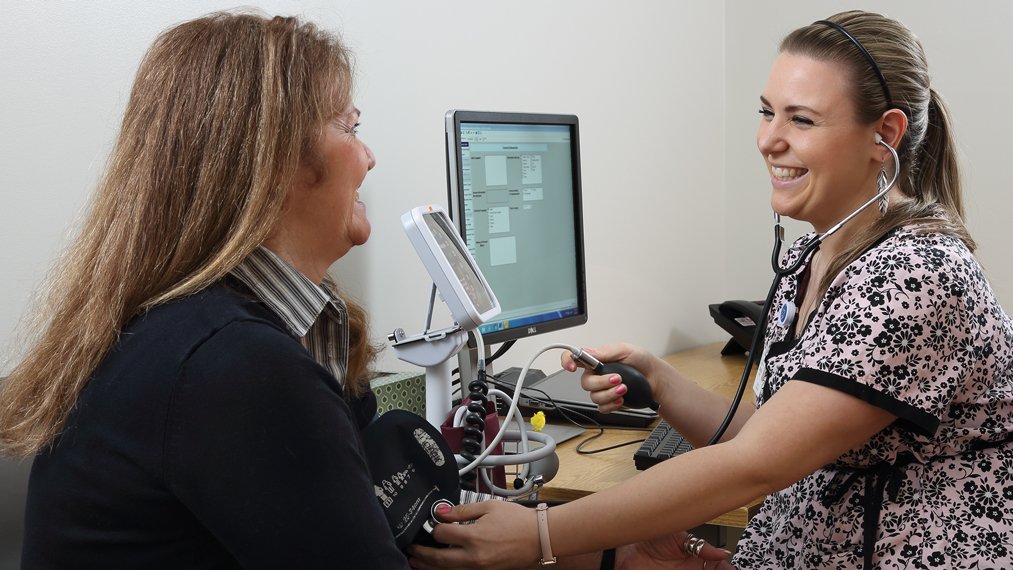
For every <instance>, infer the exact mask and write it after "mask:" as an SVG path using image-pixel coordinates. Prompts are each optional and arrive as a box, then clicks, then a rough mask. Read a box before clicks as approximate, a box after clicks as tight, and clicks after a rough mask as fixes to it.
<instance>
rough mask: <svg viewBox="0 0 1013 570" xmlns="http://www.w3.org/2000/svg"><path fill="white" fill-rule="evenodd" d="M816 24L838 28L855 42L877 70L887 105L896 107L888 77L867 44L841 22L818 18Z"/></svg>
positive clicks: (814, 23) (873, 68) (874, 69)
mask: <svg viewBox="0 0 1013 570" xmlns="http://www.w3.org/2000/svg"><path fill="white" fill-rule="evenodd" d="M816 24H823V25H824V26H829V27H831V28H833V29H835V30H837V31H838V32H840V33H842V34H844V37H846V38H848V39H849V40H851V43H853V44H855V47H857V48H858V51H860V52H862V55H864V56H865V59H866V61H868V62H869V65H871V66H872V70H873V71H875V72H876V77H877V78H879V84H880V85H882V86H883V96H884V97H886V105H887V107H889V108H891V109H892V108H893V107H894V105H893V98H892V97H890V88H888V87H887V86H886V77H884V76H883V72H882V71H880V70H879V66H878V65H876V60H875V59H873V58H872V54H871V53H869V50H867V49H865V46H863V45H862V42H860V41H858V38H856V37H855V36H853V35H851V33H850V32H849V31H848V30H845V29H844V26H841V25H840V24H835V23H833V22H830V21H827V20H816V21H815V22H813V25H816Z"/></svg>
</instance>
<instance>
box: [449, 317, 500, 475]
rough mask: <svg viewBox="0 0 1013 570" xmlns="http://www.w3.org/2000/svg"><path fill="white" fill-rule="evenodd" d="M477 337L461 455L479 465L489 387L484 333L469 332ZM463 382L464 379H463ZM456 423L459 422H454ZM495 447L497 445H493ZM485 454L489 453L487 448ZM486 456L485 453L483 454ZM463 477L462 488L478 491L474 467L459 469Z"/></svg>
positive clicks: (459, 473)
mask: <svg viewBox="0 0 1013 570" xmlns="http://www.w3.org/2000/svg"><path fill="white" fill-rule="evenodd" d="M469 334H470V335H472V337H473V338H474V339H475V344H476V346H478V348H479V356H478V373H477V374H476V377H475V379H474V380H472V381H471V382H469V383H468V412H467V414H465V416H464V424H465V425H464V437H462V438H461V457H464V459H465V460H466V461H470V462H472V465H477V464H478V462H477V461H475V458H476V457H477V456H478V455H479V454H480V453H483V449H482V448H483V445H482V444H483V442H484V441H485V414H486V402H488V398H487V396H488V394H489V387H488V386H487V385H486V382H485V358H484V356H483V354H484V353H485V344H484V343H483V342H482V335H481V334H479V333H477V332H476V331H471V332H470V333H469ZM461 382H462V384H463V382H464V379H463V378H462V379H461ZM454 423H455V424H456V423H457V422H454ZM493 447H495V445H494V446H493ZM485 455H488V450H486V452H485ZM483 458H484V455H483ZM458 475H459V476H460V478H461V488H462V489H469V488H472V487H474V489H475V490H476V491H478V479H477V478H476V474H475V473H473V472H472V469H461V470H459V471H458Z"/></svg>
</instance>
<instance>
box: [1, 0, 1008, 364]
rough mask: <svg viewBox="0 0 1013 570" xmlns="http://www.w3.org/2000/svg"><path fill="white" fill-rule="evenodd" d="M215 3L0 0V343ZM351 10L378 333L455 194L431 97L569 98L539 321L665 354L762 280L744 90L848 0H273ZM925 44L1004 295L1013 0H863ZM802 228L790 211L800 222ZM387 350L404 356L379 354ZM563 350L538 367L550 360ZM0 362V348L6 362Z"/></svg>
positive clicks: (486, 103) (360, 263)
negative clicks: (146, 73) (403, 222)
mask: <svg viewBox="0 0 1013 570" xmlns="http://www.w3.org/2000/svg"><path fill="white" fill-rule="evenodd" d="M231 6H232V4H229V3H220V2H195V1H188V2H173V3H142V2H129V1H125V0H118V1H105V2H101V3H84V2H70V1H62V2H45V3H36V2H24V1H21V0H7V1H5V2H4V7H3V12H4V14H3V17H2V18H0V53H2V54H3V57H0V77H2V78H3V86H4V89H3V90H2V91H0V125H2V127H0V192H2V196H3V197H4V206H5V207H3V208H0V240H2V242H3V243H4V244H6V246H7V247H4V248H0V267H3V275H4V279H0V353H4V352H6V351H7V349H10V348H12V347H15V346H16V343H15V342H14V339H15V335H14V332H15V328H16V324H17V320H18V318H19V317H20V316H21V315H22V314H23V313H24V311H25V309H26V307H27V306H28V301H29V298H30V295H31V292H32V291H33V290H34V289H35V287H36V286H37V285H38V283H39V281H40V280H41V278H42V276H43V274H44V273H45V271H46V269H47V267H49V266H50V265H51V264H52V263H53V262H54V260H55V259H56V256H57V253H58V251H59V250H60V248H61V247H62V246H63V245H65V243H66V240H67V235H68V234H67V231H68V228H70V227H72V226H73V224H74V221H75V219H76V215H77V213H78V212H79V210H80V209H81V208H82V207H83V205H84V204H85V201H86V199H87V197H88V195H89V194H90V192H91V191H92V189H93V186H94V183H95V181H96V179H97V178H98V176H99V174H100V172H101V170H102V167H103V165H104V162H105V159H106V156H107V154H108V152H109V150H110V148H111V144H112V141H113V138H114V136H115V134H116V131H117V128H118V121H119V117H120V114H121V113H122V110H123V106H124V104H125V100H126V96H127V93H128V90H129V86H130V83H131V81H132V79H133V72H134V70H135V69H136V66H137V64H138V62H139V60H140V58H141V56H142V55H143V53H144V50H145V49H146V48H147V46H148V45H149V44H150V43H151V41H152V40H153V38H154V37H155V36H156V35H157V33H158V32H159V31H161V30H163V29H165V28H166V27H168V26H170V25H172V24H174V23H177V22H180V21H183V20H186V19H188V18H191V17H195V16H198V15H201V14H204V13H206V12H209V11H211V10H214V9H222V8H229V7H231ZM259 6H260V7H261V8H263V9H264V10H265V11H267V12H269V13H284V14H293V13H298V14H304V15H305V16H306V17H308V18H309V19H312V20H314V21H317V22H318V23H320V24H321V25H322V26H324V27H326V28H329V29H334V30H340V31H342V33H343V35H344V37H345V39H346V40H347V42H348V43H349V44H350V45H351V47H352V48H353V49H354V50H355V52H356V53H357V61H358V64H359V76H358V77H359V88H358V97H357V103H358V105H359V106H360V107H361V108H362V109H363V111H364V116H363V129H362V135H361V136H362V137H363V138H364V140H366V141H367V142H368V143H369V144H370V146H372V148H373V150H374V151H375V153H376V155H377V157H378V166H377V168H376V169H375V170H374V171H373V172H372V173H371V174H370V176H369V177H368V178H367V180H366V183H365V185H364V187H363V189H362V195H363V197H364V200H365V201H366V203H367V204H368V206H369V209H370V218H371V219H372V221H373V235H372V238H371V239H370V242H369V243H368V244H366V245H365V246H363V247H361V248H358V249H357V250H353V252H352V253H350V254H349V255H348V256H346V257H345V258H344V259H342V260H341V261H339V262H338V263H337V264H336V266H335V268H334V273H335V275H336V276H337V277H338V278H339V280H340V281H341V282H342V283H344V284H345V286H346V288H348V289H349V290H350V291H351V292H353V293H354V294H356V295H357V296H358V297H359V298H360V299H361V300H363V301H365V303H366V304H367V306H368V307H369V308H370V310H371V313H372V315H373V334H374V336H375V337H377V338H378V339H383V338H384V337H385V336H386V335H387V334H388V333H389V332H390V331H391V330H392V329H394V328H395V327H404V328H405V329H406V330H408V331H413V330H417V329H419V328H421V326H422V323H423V320H424V318H425V304H426V302H427V299H428V281H427V280H426V276H425V274H424V272H423V270H422V267H421V266H420V264H419V263H418V262H417V261H416V258H415V256H414V254H413V253H412V252H411V249H410V247H409V245H408V242H407V240H406V239H405V238H404V237H403V235H402V233H401V230H400V229H399V227H398V221H397V220H398V217H399V216H400V214H401V213H402V212H404V211H405V210H407V209H409V208H410V207H412V206H415V205H419V204H423V203H427V202H439V203H445V201H446V181H445V171H444V147H443V138H442V135H443V127H442V118H443V115H444V113H445V112H446V111H447V110H448V109H451V108H473V109H485V110H511V111H529V112H540V111H544V112H563V113H575V114H577V115H578V116H579V117H580V119H581V135H582V139H583V140H582V149H581V150H582V157H581V158H582V163H583V179H584V192H585V194H584V211H585V215H586V248H587V270H588V279H589V283H588V301H589V307H590V311H591V313H590V315H591V316H590V320H589V322H588V324H587V325H586V326H584V327H581V328H578V329H572V330H570V331H566V332H560V333H554V334H550V335H544V336H542V337H535V338H533V339H528V340H526V341H524V342H523V343H518V345H517V346H516V347H515V348H514V349H513V350H512V351H511V352H510V353H508V355H507V357H505V358H504V364H505V365H507V366H510V365H516V366H519V365H521V364H523V362H524V361H526V360H527V358H528V356H529V355H530V354H531V353H532V352H533V351H534V350H535V349H537V348H538V347H540V346H542V345H543V344H545V343H547V342H551V341H562V342H569V343H574V344H580V345H594V344H598V343H603V342H609V341H613V340H629V341H632V342H636V343H639V344H642V345H644V346H646V347H648V348H649V349H651V350H653V351H655V352H657V353H666V352H670V351H672V350H676V349H681V348H686V347H690V346H694V345H698V344H702V343H705V342H709V341H713V340H719V339H722V338H724V335H723V334H722V333H721V332H720V330H719V329H718V328H717V327H716V326H715V325H714V324H713V323H712V322H711V320H710V317H709V316H708V315H707V311H706V305H707V304H708V303H713V302H717V301H720V300H723V299H725V298H729V297H738V298H756V297H760V296H762V295H763V293H764V292H765V291H766V288H767V284H768V281H769V275H770V270H769V268H768V265H767V263H768V257H769V241H770V237H771V230H770V221H771V215H770V213H769V212H770V209H769V206H768V205H767V198H768V194H769V183H768V182H767V179H766V174H765V170H764V168H763V166H762V162H761V160H760V158H759V156H758V154H757V152H756V150H755V145H754V135H755V129H756V125H757V121H758V119H757V116H756V108H757V100H758V96H759V94H760V91H761V90H762V89H763V86H764V84H765V82H766V75H767V71H768V69H769V65H770V62H771V61H772V59H773V57H774V55H775V50H776V46H777V42H778V40H779V39H780V38H781V36H783V35H784V34H785V33H787V32H788V31H790V30H791V29H793V28H794V27H797V26H798V25H801V24H804V23H807V22H809V21H812V20H815V19H818V18H821V17H825V16H828V15H830V14H832V13H834V12H836V11H838V10H841V9H844V8H843V7H842V6H841V5H840V4H839V3H838V2H832V1H828V0H786V1H780V2H777V3H770V2H766V3H755V2H749V1H746V0H726V1H725V2H712V1H708V0H692V1H688V0H687V1H680V2H673V1H667V0H636V1H630V2H623V3H619V2H609V1H606V0H591V1H582V0H556V1H552V2H543V1H538V0H517V1H512V2H474V1H464V0H442V1H440V0H431V1H427V2H410V1H407V0H405V1H393V0H388V1H380V0H377V1H373V2H353V1H350V0H342V1H333V0H332V1H325V0H317V1H313V2H294V1H287V2H286V1H277V0H276V1H269V2H262V3H261V4H260V5H259ZM854 6H857V7H864V8H868V9H876V10H880V11H883V12H885V13H887V14H890V15H893V16H896V17H898V18H900V19H901V20H902V21H904V22H905V23H907V24H908V25H909V26H910V27H911V28H912V29H914V30H915V31H916V32H917V33H918V34H919V35H920V36H921V37H922V38H923V39H924V41H925V44H926V48H927V51H928V55H929V60H930V66H931V69H932V70H933V72H934V77H935V81H936V83H937V85H938V90H939V91H940V92H941V93H942V94H943V95H944V96H945V97H947V99H948V100H949V102H950V104H951V110H952V111H953V115H954V117H955V119H956V131H957V137H958V140H959V142H960V145H961V149H962V150H963V153H964V164H965V166H966V167H967V168H966V172H967V177H966V181H967V198H968V199H967V202H968V206H967V207H968V214H969V223H970V226H971V230H972V232H973V233H974V235H975V237H976V238H978V240H979V242H980V245H981V248H980V250H979V252H980V256H981V258H982V259H983V261H984V263H985V265H986V269H987V270H988V271H989V273H990V275H991V276H992V279H993V283H994V285H995V287H996V289H997V290H998V291H999V293H1000V296H1001V298H1003V299H1004V300H1005V301H1006V303H1007V304H1010V303H1013V267H1011V266H1010V265H1009V264H1005V265H1004V264H1003V261H1004V259H1003V258H1002V254H1003V253H1004V252H1003V247H1004V246H1005V245H1006V244H1008V243H1009V241H1010V239H1009V237H1007V235H1006V233H1007V232H1004V231H1003V230H1004V229H1005V228H1004V227H1003V224H1004V222H1005V220H1006V219H1007V218H1008V217H1009V214H1010V207H1009V206H1008V204H1009V201H1008V199H1004V197H1003V196H1001V195H1000V193H1001V192H1002V191H1003V190H1004V189H1005V186H1006V184H1005V177H1004V176H1003V174H1004V173H1003V172H1001V170H1000V169H1001V168H1003V166H1004V159H1005V158H1006V157H1005V151H1006V150H1007V148H1008V144H1007V143H1006V136H1007V135H1006V133H1008V132H1010V127H1013V124H1011V123H1013V116H1011V114H1010V113H1009V112H1008V111H1007V105H1008V102H1009V101H1011V100H1013V97H1011V96H1010V95H1011V91H1013V78H1011V73H1010V65H1009V61H1010V58H1011V56H1013V42H1011V40H1010V39H1008V38H1007V36H1008V34H1006V30H1005V28H1004V26H1005V23H1006V22H1009V21H1010V20H1011V18H1010V16H1013V13H1011V12H1013V5H1007V4H1006V3H1004V2H1001V1H998V0H994V1H991V2H978V3H976V4H975V10H974V12H973V17H972V12H971V11H970V10H968V8H967V7H966V6H965V5H963V4H951V3H948V2H944V1H942V0H935V1H925V0H922V1H915V0H910V1H899V0H893V1H881V2H875V3H873V2H858V3H856V4H854ZM800 231H802V228H801V226H799V227H798V230H797V231H795V232H794V234H793V235H797V234H798V233H799V232H800ZM383 358H384V360H383V362H382V365H383V367H384V368H387V369H391V370H398V369H405V368H407V366H406V365H404V364H402V363H399V362H397V361H396V359H395V358H394V356H393V354H392V351H389V350H388V351H387V352H386V354H385V355H384V357H383ZM554 360H555V357H554V356H553V357H546V358H545V359H543V360H542V361H540V364H542V367H543V368H546V369H548V368H551V367H552V364H553V362H554ZM8 370H9V363H5V364H3V365H2V366H0V374H2V373H4V372H6V371H8Z"/></svg>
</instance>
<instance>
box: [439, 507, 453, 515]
mask: <svg viewBox="0 0 1013 570" xmlns="http://www.w3.org/2000/svg"><path fill="white" fill-rule="evenodd" d="M436 512H437V513H439V514H441V515H445V514H447V513H449V512H450V505H438V506H437V507H436Z"/></svg>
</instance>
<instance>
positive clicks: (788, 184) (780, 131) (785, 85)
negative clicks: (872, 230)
mask: <svg viewBox="0 0 1013 570" xmlns="http://www.w3.org/2000/svg"><path fill="white" fill-rule="evenodd" d="M850 89H851V82H850V75H849V73H848V70H847V68H845V67H844V66H842V65H840V64H838V63H834V62H826V61H818V60H815V59H811V58H808V57H804V56H798V55H793V54H790V53H782V54H780V55H779V56H778V57H777V59H776V60H775V61H774V65H773V67H772V69H771V71H770V77H769V79H768V81H767V86H766V88H765V89H764V91H763V95H762V96H761V97H760V103H761V109H760V113H761V115H762V119H761V121H760V129H759V132H758V133H757V135H756V146H757V147H758V148H759V150H760V154H762V155H763V157H764V159H765V161H766V163H767V169H768V171H769V173H770V180H771V185H772V186H773V192H772V194H771V198H770V203H771V207H772V208H773V209H774V211H775V212H777V213H778V214H781V215H783V216H789V217H791V218H794V219H796V220H802V221H806V222H809V223H811V224H812V225H813V228H814V229H816V231H819V232H822V231H825V230H827V229H828V228H829V227H830V226H832V225H834V224H836V223H837V222H839V221H840V220H842V219H843V218H844V217H846V216H847V215H848V214H850V213H851V212H853V211H854V210H855V209H856V208H858V207H859V206H860V205H862V204H863V203H865V202H866V201H867V200H868V199H869V198H871V197H872V196H873V194H874V193H875V189H876V183H875V179H876V174H877V173H878V172H879V168H880V161H879V160H878V159H877V155H878V154H881V151H879V150H877V148H876V147H877V145H876V144H875V140H874V135H875V125H873V124H870V125H864V124H860V123H858V122H857V121H856V118H855V117H856V115H855V112H854V104H853V103H852V99H851V97H850V91H849V90H850Z"/></svg>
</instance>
